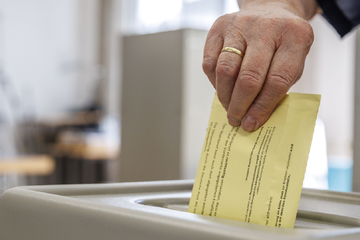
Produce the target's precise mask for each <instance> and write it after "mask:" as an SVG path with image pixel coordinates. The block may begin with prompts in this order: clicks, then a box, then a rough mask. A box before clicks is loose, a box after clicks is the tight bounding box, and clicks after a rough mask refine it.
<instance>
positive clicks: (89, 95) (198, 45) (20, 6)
mask: <svg viewBox="0 0 360 240" xmlns="http://www.w3.org/2000/svg"><path fill="white" fill-rule="evenodd" d="M235 11H238V6H237V3H236V1H235V0H206V1H205V0H62V1H57V0H0V192H2V191H4V190H6V189H7V188H10V187H14V186H18V185H29V184H72V183H100V182H118V181H144V180H170V179H190V178H194V177H195V174H196V169H197V164H198V161H199V157H200V152H201V148H202V143H203V141H204V137H205V132H206V127H207V122H208V118H209V114H210V107H211V101H212V98H213V96H214V90H213V88H212V86H211V84H210V83H209V82H208V81H207V78H206V76H205V75H204V74H203V72H202V68H201V62H202V53H203V46H204V42H205V39H206V35H207V31H208V30H209V29H210V27H211V25H212V24H213V22H214V21H215V20H216V18H218V17H219V16H221V15H223V14H226V13H231V12H235ZM311 24H312V25H313V27H314V31H315V42H314V45H313V48H312V50H311V52H310V54H309V56H308V59H307V63H306V67H305V71H304V74H303V76H302V78H301V80H300V81H299V82H298V83H297V84H296V85H295V86H294V87H293V89H291V91H297V92H305V93H317V94H321V95H322V102H321V107H320V111H319V119H318V121H317V127H316V131H315V133H316V137H315V135H314V141H313V145H312V149H311V154H310V160H309V164H308V170H307V177H306V179H305V180H306V181H305V182H304V184H305V183H306V184H305V186H306V187H314V188H323V189H331V190H338V191H351V190H354V191H358V190H360V179H357V176H356V174H354V176H353V175H352V171H353V170H354V171H356V170H357V169H358V170H359V171H360V166H358V162H360V160H358V161H357V158H359V154H358V153H357V148H355V147H354V146H357V144H356V143H357V141H359V140H358V138H357V136H358V134H354V133H357V132H359V131H360V129H358V128H357V126H358V125H359V124H356V123H357V122H358V121H359V120H358V118H356V116H357V115H359V113H358V112H359V111H358V108H359V107H358V106H360V105H359V104H356V103H357V102H358V101H359V99H357V94H356V93H357V92H358V91H356V89H357V88H359V87H358V85H357V84H355V83H356V81H355V79H356V78H358V79H360V72H359V70H358V69H360V57H359V56H360V53H359V51H360V43H359V42H360V37H359V33H357V32H356V31H354V32H352V33H350V34H348V35H347V36H346V37H345V38H343V39H340V38H339V36H338V35H337V34H336V32H335V30H334V29H332V27H331V26H330V25H329V24H328V23H327V22H326V20H324V19H323V18H322V17H321V16H317V17H315V18H314V19H313V20H312V21H311ZM359 92H360V90H359ZM359 134H360V132H359ZM359 136H360V135H359ZM358 144H360V143H358ZM353 177H354V179H353ZM358 182H359V183H358Z"/></svg>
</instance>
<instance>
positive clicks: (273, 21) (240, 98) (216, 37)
mask: <svg viewBox="0 0 360 240" xmlns="http://www.w3.org/2000/svg"><path fill="white" fill-rule="evenodd" d="M245 2H246V1H245ZM256 2H260V3H259V4H257V3H256ZM289 2H291V1H289ZM248 3H249V4H246V3H244V5H243V6H241V10H240V11H239V12H236V13H233V14H227V15H224V16H222V17H220V18H219V19H217V20H216V22H215V23H214V25H213V26H212V28H211V29H210V31H209V34H208V37H207V40H206V44H205V49H204V59H203V69H204V72H205V74H206V75H207V76H208V78H209V80H210V82H211V83H212V85H213V86H214V88H215V89H216V91H217V94H218V98H219V100H220V102H221V103H222V105H223V106H224V108H225V109H226V110H227V115H228V121H229V123H230V124H231V125H232V126H238V125H240V124H241V126H242V128H243V129H244V130H245V131H254V130H256V129H258V128H259V127H261V126H262V125H263V124H264V123H265V122H266V121H267V119H268V118H269V117H270V115H271V113H272V112H273V111H274V109H275V107H276V105H277V104H278V103H279V102H280V100H281V99H282V98H283V97H284V96H285V94H286V93H287V92H288V90H289V89H290V87H291V86H292V85H293V84H294V83H295V82H296V81H297V80H298V79H299V78H300V77H301V74H302V72H303V69H304V62H305V58H306V56H307V54H308V52H309V50H310V47H311V45H312V43H313V40H314V35H313V30H312V28H311V26H310V24H309V23H308V22H307V20H305V19H304V18H308V17H307V16H305V14H304V11H301V8H299V7H298V6H299V5H297V6H296V7H293V6H290V5H286V4H287V3H284V2H282V3H276V1H257V0H252V1H248ZM314 6H316V7H317V5H314ZM299 9H300V10H299ZM312 12H314V14H315V13H316V11H312ZM314 14H312V13H311V14H310V15H312V16H313V15H314ZM312 16H310V17H312ZM223 47H234V48H237V49H239V50H240V51H241V52H242V53H244V58H243V59H242V58H241V57H240V56H239V55H237V54H235V53H232V52H221V49H222V48H223Z"/></svg>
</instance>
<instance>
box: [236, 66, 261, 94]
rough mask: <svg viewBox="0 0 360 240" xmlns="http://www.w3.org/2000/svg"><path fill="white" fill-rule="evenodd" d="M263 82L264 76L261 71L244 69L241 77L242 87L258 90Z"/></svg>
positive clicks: (249, 90) (246, 89)
mask: <svg viewBox="0 0 360 240" xmlns="http://www.w3.org/2000/svg"><path fill="white" fill-rule="evenodd" d="M262 84H263V78H262V76H261V74H260V73H259V72H256V71H251V70H243V71H242V72H241V77H240V87H241V88H242V89H243V91H246V92H253V91H258V90H259V89H260V88H261V87H262Z"/></svg>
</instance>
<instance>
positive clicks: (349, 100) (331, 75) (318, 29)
mask: <svg viewBox="0 0 360 240" xmlns="http://www.w3.org/2000/svg"><path fill="white" fill-rule="evenodd" d="M311 24H312V26H313V28H314V34H315V41H314V44H313V46H312V48H311V50H310V53H309V55H308V57H307V60H306V65H305V69H304V74H303V76H302V77H301V79H300V80H299V81H298V82H297V83H296V84H295V85H294V86H293V87H292V89H291V91H299V92H307V93H316V94H321V104H320V109H319V115H318V116H319V117H320V118H321V119H322V120H323V121H324V124H325V130H326V135H327V149H328V158H329V160H330V161H332V160H334V161H347V162H349V161H352V158H353V131H354V122H353V118H354V69H355V67H354V64H355V51H354V49H355V32H352V33H350V34H348V35H347V36H345V37H344V38H343V39H341V38H340V37H339V35H338V34H337V33H336V32H335V30H334V29H333V28H332V26H330V25H329V24H328V23H327V22H326V20H325V19H324V18H323V17H321V16H316V17H315V18H314V19H313V20H312V21H311Z"/></svg>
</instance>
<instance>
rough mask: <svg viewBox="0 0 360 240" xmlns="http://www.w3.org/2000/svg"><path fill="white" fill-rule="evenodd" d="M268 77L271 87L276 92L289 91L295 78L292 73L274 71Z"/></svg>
mask: <svg viewBox="0 0 360 240" xmlns="http://www.w3.org/2000/svg"><path fill="white" fill-rule="evenodd" d="M268 78H269V83H270V85H269V87H270V89H271V90H272V91H273V92H274V93H276V94H281V93H284V92H287V91H288V90H289V89H290V87H291V86H292V83H293V79H292V77H291V76H290V74H286V73H283V74H278V73H272V74H269V76H268Z"/></svg>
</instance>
